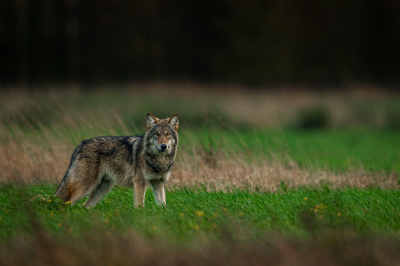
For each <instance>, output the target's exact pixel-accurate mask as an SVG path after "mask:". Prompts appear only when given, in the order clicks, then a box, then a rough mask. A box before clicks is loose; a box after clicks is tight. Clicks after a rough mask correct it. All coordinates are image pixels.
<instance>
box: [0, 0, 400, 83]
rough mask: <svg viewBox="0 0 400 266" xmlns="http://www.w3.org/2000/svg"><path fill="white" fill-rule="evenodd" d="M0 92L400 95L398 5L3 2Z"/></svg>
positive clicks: (205, 0) (374, 0)
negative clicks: (153, 87) (314, 88)
mask: <svg viewBox="0 0 400 266" xmlns="http://www.w3.org/2000/svg"><path fill="white" fill-rule="evenodd" d="M0 37H1V41H0V48H1V55H0V83H3V84H14V83H19V84H36V85H40V84H48V83H65V82H73V83H75V82H78V83H99V82H127V81H131V80H138V79H139V80H148V79H159V80H174V79H193V80H200V81H229V82H243V83H246V84H260V83H284V84H299V83H300V84H310V83H321V84H330V85H335V84H337V85H344V84H348V83H352V82H372V83H378V84H383V85H387V86H397V85H400V1H393V0H365V1H363V0H335V1H333V0H247V1H231V0H202V1H199V0H185V1H171V0H119V1H110V0H86V1H79V0H6V1H0Z"/></svg>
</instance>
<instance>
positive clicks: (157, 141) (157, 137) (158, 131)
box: [147, 113, 179, 153]
mask: <svg viewBox="0 0 400 266" xmlns="http://www.w3.org/2000/svg"><path fill="white" fill-rule="evenodd" d="M178 127H179V119H178V115H177V114H174V115H173V116H172V117H170V118H165V119H159V118H157V117H154V116H153V115H152V114H151V113H148V114H147V129H148V132H147V134H149V144H150V145H152V144H153V145H154V146H153V147H154V148H155V149H156V150H155V149H154V150H155V151H158V152H162V153H163V152H166V153H172V152H173V151H174V150H175V147H176V145H177V144H178V132H177V130H178Z"/></svg>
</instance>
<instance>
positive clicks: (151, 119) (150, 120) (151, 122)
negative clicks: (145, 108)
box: [147, 113, 158, 129]
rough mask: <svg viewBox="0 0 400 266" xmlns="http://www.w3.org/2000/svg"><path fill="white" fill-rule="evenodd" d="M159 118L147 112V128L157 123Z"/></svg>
mask: <svg viewBox="0 0 400 266" xmlns="http://www.w3.org/2000/svg"><path fill="white" fill-rule="evenodd" d="M157 122H158V118H157V117H155V116H154V115H152V114H151V113H148V114H147V129H150V128H152V127H153V126H154V125H155V124H157Z"/></svg>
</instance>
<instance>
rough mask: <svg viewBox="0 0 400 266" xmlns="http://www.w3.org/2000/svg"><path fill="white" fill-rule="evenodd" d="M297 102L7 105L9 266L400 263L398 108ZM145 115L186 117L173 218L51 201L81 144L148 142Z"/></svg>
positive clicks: (339, 100)
mask: <svg viewBox="0 0 400 266" xmlns="http://www.w3.org/2000/svg"><path fill="white" fill-rule="evenodd" d="M163 86H164V87H163ZM227 92H229V93H227ZM289 92H290V90H286V91H285V92H284V93H276V92H275V93H264V92H257V93H255V92H251V93H248V92H246V91H242V90H240V89H238V88H234V89H230V90H228V88H220V87H212V88H204V90H202V88H198V87H195V86H194V87H193V86H192V87H188V88H187V87H185V85H179V86H176V87H174V88H171V87H170V86H169V85H168V86H167V85H160V84H155V85H154V84H153V85H132V86H131V87H129V88H119V90H115V91H111V90H109V89H107V88H104V89H101V90H93V91H91V90H86V91H80V90H79V89H69V90H66V91H61V90H59V89H48V90H47V91H37V92H35V91H34V92H27V91H24V90H22V91H17V92H2V95H1V96H2V97H0V99H1V100H0V101H1V110H0V111H1V112H0V144H1V146H0V154H2V159H1V160H0V182H1V184H2V185H1V187H0V228H1V230H0V264H2V265H25V264H26V263H30V264H37V265H47V264H48V265H54V264H56V263H57V264H61V265H63V264H66V265H67V264H71V263H72V264H73V263H75V264H96V265H106V264H108V265H109V264H126V263H132V262H136V263H137V264H167V265H176V264H195V265H196V264H198V265H204V264H217V263H219V264H221V263H224V264H237V265H239V264H244V263H246V264H249V263H252V264H266V265H320V264H321V263H328V264H330V265H354V264H356V265H360V264H361V265H393V264H398V263H399V262H400V255H398V254H399V253H398V250H399V247H400V235H399V232H400V231H399V230H400V207H399V206H400V204H399V203H400V197H399V196H400V195H399V190H398V188H399V174H400V134H398V133H399V125H400V120H399V116H398V114H397V112H398V113H400V105H399V104H398V102H399V99H400V97H399V96H398V95H396V94H387V93H384V92H378V91H374V90H372V91H371V90H364V91H360V90H349V92H341V93H333V92H331V93H325V94H317V93H315V92H309V91H300V92H299V91H294V92H293V93H289ZM193 99H196V100H195V101H194V100H193ZM171 102H172V103H173V104H165V103H171ZM148 111H151V112H152V113H153V114H154V115H156V116H159V117H165V116H170V115H172V114H174V113H178V114H179V116H180V129H179V134H180V144H179V148H178V156H177V161H176V164H175V165H174V170H173V173H172V175H171V180H170V181H169V183H168V186H167V204H168V206H167V207H166V208H162V207H158V206H156V205H155V202H154V199H153V196H152V193H151V189H149V190H148V193H147V194H146V208H144V209H134V208H133V197H132V189H131V188H119V187H115V188H114V189H113V190H112V192H111V193H110V194H109V195H108V196H107V197H106V198H105V199H104V200H103V201H101V202H100V203H99V204H98V206H96V207H95V208H93V209H90V210H87V209H85V208H84V207H83V206H82V202H83V201H82V202H80V203H78V204H76V205H74V206H71V205H69V204H64V203H62V202H61V201H60V199H58V198H56V197H55V196H54V192H55V190H56V188H57V185H58V183H59V181H60V180H61V178H62V176H63V174H64V173H65V170H66V168H67V166H68V163H69V158H70V155H71V154H72V151H73V150H74V148H75V146H76V145H77V144H79V142H80V141H81V140H83V139H87V138H91V137H94V136H100V135H134V134H140V133H143V132H144V131H143V130H144V128H145V115H146V113H147V112H148Z"/></svg>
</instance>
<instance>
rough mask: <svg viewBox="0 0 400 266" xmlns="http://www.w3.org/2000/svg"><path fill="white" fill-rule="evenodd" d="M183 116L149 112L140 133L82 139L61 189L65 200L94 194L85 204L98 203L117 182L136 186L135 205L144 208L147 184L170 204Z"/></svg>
mask: <svg viewBox="0 0 400 266" xmlns="http://www.w3.org/2000/svg"><path fill="white" fill-rule="evenodd" d="M178 127H179V119H178V116H177V115H176V114H175V115H173V116H172V117H171V118H165V119H158V118H156V117H154V116H153V115H152V114H150V113H148V115H147V129H148V130H147V132H146V133H145V134H143V135H137V136H121V137H115V136H108V137H97V138H93V139H88V140H84V141H82V143H81V144H80V145H79V146H78V147H77V148H76V149H75V151H74V153H73V154H72V157H71V163H70V165H69V167H68V170H67V172H66V173H65V176H64V178H63V179H62V181H61V184H60V186H59V187H58V189H57V192H56V195H57V196H58V197H60V198H62V199H63V200H64V202H71V203H72V204H74V203H75V202H77V201H79V200H81V199H82V198H83V197H85V196H86V195H89V194H90V197H89V199H88V200H87V201H86V202H85V203H84V205H85V206H87V207H91V206H95V205H96V204H97V203H98V202H99V201H101V200H102V199H103V198H104V197H105V196H106V195H107V194H108V193H109V192H110V190H111V188H112V187H113V185H122V186H128V187H132V186H133V188H134V202H135V206H136V207H138V206H142V207H144V195H145V193H146V187H147V185H149V184H150V185H151V186H152V187H153V192H154V197H155V199H156V203H157V204H158V205H166V199H165V183H166V182H167V181H168V179H169V176H170V174H171V170H172V166H173V164H174V161H175V156H176V151H177V147H178V141H179V137H178V132H177V130H178Z"/></svg>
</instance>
